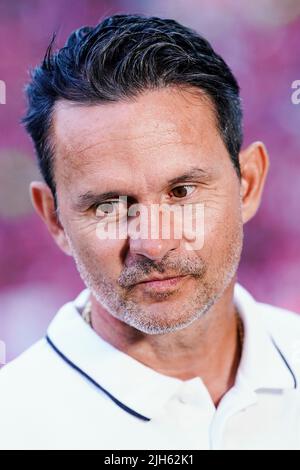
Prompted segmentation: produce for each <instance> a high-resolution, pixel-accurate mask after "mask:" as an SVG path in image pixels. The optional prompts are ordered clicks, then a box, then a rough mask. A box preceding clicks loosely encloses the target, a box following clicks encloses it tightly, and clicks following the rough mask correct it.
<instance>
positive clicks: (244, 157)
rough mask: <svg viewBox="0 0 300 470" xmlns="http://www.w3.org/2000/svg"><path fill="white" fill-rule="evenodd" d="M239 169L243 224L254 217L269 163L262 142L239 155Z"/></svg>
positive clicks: (256, 143)
mask: <svg viewBox="0 0 300 470" xmlns="http://www.w3.org/2000/svg"><path fill="white" fill-rule="evenodd" d="M239 159H240V168H241V175H242V179H241V193H240V194H241V202H242V216H243V223H246V222H248V220H250V219H252V217H253V216H254V215H255V213H256V211H257V210H258V208H259V206H260V201H261V196H262V192H263V188H264V184H265V180H266V176H267V174H268V170H269V166H270V161H269V157H268V153H267V150H266V147H265V146H264V144H263V143H262V142H254V143H253V144H251V145H249V147H247V148H246V149H244V150H242V151H241V152H240V155H239Z"/></svg>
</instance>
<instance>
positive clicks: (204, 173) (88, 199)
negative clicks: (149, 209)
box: [75, 167, 212, 210]
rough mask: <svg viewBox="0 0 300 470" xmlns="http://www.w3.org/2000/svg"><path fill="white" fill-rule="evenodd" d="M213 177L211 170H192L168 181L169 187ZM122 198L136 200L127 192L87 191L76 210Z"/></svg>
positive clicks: (78, 201)
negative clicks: (97, 192)
mask: <svg viewBox="0 0 300 470" xmlns="http://www.w3.org/2000/svg"><path fill="white" fill-rule="evenodd" d="M211 175H212V172H211V170H207V169H206V170H205V169H201V168H197V167H194V168H191V169H190V170H189V171H187V172H185V173H183V174H182V175H180V176H176V177H175V178H171V179H170V180H169V181H167V185H168V186H174V185H175V184H178V183H185V182H187V181H191V180H194V181H195V180H197V179H198V180H199V179H201V180H202V181H205V180H208V179H209V178H210V177H211ZM120 196H127V197H128V198H131V199H134V196H133V195H129V194H126V191H106V192H103V193H99V194H95V193H93V192H92V191H87V192H86V193H83V194H80V195H79V196H78V198H77V201H76V203H75V209H77V210H84V209H86V208H87V207H91V206H92V205H93V204H100V203H102V202H105V201H107V200H109V199H118V198H119V197H120Z"/></svg>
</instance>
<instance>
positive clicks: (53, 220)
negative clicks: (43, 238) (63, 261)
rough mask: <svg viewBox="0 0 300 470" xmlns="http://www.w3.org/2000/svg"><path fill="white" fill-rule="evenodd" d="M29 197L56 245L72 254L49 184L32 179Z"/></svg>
mask: <svg viewBox="0 0 300 470" xmlns="http://www.w3.org/2000/svg"><path fill="white" fill-rule="evenodd" d="M30 198H31V202H32V205H33V207H34V209H35V210H36V212H37V213H38V215H39V216H40V217H41V219H42V220H43V221H44V222H45V224H46V226H47V228H48V230H49V232H50V233H51V235H52V237H53V238H54V240H55V242H56V243H57V245H58V246H59V247H60V249H61V250H62V251H63V252H64V253H65V254H66V255H70V256H72V253H71V249H70V246H69V243H68V240H67V238H66V235H65V231H64V228H63V226H62V225H61V223H60V220H59V217H58V214H57V212H56V210H55V203H54V197H53V194H52V191H51V190H50V188H49V186H48V185H47V184H46V183H44V182H42V181H32V182H31V183H30Z"/></svg>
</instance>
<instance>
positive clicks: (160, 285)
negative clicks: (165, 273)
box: [135, 276, 188, 293]
mask: <svg viewBox="0 0 300 470" xmlns="http://www.w3.org/2000/svg"><path fill="white" fill-rule="evenodd" d="M187 277H188V276H176V277H174V276H173V277H160V278H157V277H151V278H150V277H149V278H148V279H145V280H144V281H141V282H138V283H137V284H136V285H135V286H136V287H140V288H142V289H143V291H144V292H148V293H154V292H157V293H158V292H166V291H170V292H171V291H174V290H176V289H177V288H178V287H179V286H180V284H181V283H182V282H183V281H184V280H185V279H187Z"/></svg>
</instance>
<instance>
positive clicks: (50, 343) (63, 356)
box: [46, 335, 151, 421]
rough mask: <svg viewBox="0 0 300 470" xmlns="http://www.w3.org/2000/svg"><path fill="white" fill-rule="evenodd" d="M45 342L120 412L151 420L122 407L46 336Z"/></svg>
mask: <svg viewBox="0 0 300 470" xmlns="http://www.w3.org/2000/svg"><path fill="white" fill-rule="evenodd" d="M46 340H47V342H48V344H49V345H50V346H51V348H52V349H53V350H54V351H55V352H56V353H57V354H58V355H59V356H60V358H61V359H63V360H64V361H65V362H66V363H67V364H68V365H69V366H70V367H72V368H73V369H74V370H76V371H77V372H79V374H81V375H82V376H83V377H85V378H86V379H87V380H88V381H89V382H91V383H92V384H93V385H94V386H95V387H97V388H98V389H99V390H101V391H102V392H104V393H105V394H106V395H107V396H108V397H109V398H110V399H111V400H112V401H113V402H114V403H115V404H116V405H117V406H119V408H121V409H122V410H124V411H126V413H129V414H131V415H132V416H135V417H136V418H139V419H141V420H143V421H151V418H147V417H146V416H143V415H141V414H140V413H137V412H136V411H134V410H132V409H131V408H129V407H128V406H126V405H124V403H122V402H120V401H119V400H118V399H117V398H115V397H114V396H113V395H111V393H109V392H108V391H107V390H105V389H104V388H103V387H101V385H99V384H98V383H97V382H96V381H95V380H94V379H93V378H92V377H90V376H89V375H88V374H86V373H85V372H84V371H83V370H82V369H80V367H78V366H76V364H74V362H72V361H71V360H70V359H69V358H67V357H66V356H65V355H64V354H63V353H62V352H61V351H60V350H59V349H58V348H57V347H56V346H55V344H54V343H53V341H52V340H51V339H50V338H49V336H48V335H46Z"/></svg>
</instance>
